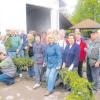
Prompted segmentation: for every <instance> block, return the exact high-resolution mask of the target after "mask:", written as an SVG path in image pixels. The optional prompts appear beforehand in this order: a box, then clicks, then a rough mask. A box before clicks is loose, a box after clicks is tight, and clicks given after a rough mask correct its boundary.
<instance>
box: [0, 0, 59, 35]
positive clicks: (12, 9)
mask: <svg viewBox="0 0 100 100" xmlns="http://www.w3.org/2000/svg"><path fill="white" fill-rule="evenodd" d="M26 4H32V5H37V6H43V7H47V8H51V16H50V17H51V28H52V29H57V28H59V25H58V20H59V18H58V14H57V10H58V3H57V0H0V31H1V32H2V33H3V34H5V30H6V29H20V30H25V31H26V26H27V25H26Z"/></svg>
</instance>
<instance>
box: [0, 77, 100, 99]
mask: <svg viewBox="0 0 100 100" xmlns="http://www.w3.org/2000/svg"><path fill="white" fill-rule="evenodd" d="M33 85H34V80H33V79H32V78H29V77H28V76H25V77H23V78H16V83H15V84H13V85H11V86H6V85H5V84H3V83H0V100H64V97H65V96H66V95H68V92H67V91H65V90H64V89H62V88H61V87H58V88H57V89H56V90H55V92H54V93H53V94H52V95H50V96H47V97H46V96H44V95H45V93H46V92H47V89H46V87H45V84H44V83H42V85H41V87H40V88H38V89H33ZM96 100H100V91H99V92H98V93H97V94H96Z"/></svg>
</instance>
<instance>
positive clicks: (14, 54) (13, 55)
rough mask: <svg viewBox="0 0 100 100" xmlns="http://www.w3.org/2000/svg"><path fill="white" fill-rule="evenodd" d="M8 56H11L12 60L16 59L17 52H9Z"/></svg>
mask: <svg viewBox="0 0 100 100" xmlns="http://www.w3.org/2000/svg"><path fill="white" fill-rule="evenodd" d="M7 54H8V56H10V57H11V58H13V57H16V52H14V51H8V52H7Z"/></svg>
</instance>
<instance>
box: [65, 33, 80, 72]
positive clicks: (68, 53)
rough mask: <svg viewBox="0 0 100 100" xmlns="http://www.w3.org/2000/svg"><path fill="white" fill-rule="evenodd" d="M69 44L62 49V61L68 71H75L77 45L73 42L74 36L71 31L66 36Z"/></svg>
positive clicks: (76, 67) (78, 51)
mask: <svg viewBox="0 0 100 100" xmlns="http://www.w3.org/2000/svg"><path fill="white" fill-rule="evenodd" d="M68 42H69V44H68V45H67V46H66V48H65V51H64V63H65V66H66V67H67V68H68V70H69V71H72V70H73V71H75V70H76V71H77V69H78V64H79V54H80V49H79V45H78V44H76V43H75V36H74V34H73V33H71V34H69V36H68Z"/></svg>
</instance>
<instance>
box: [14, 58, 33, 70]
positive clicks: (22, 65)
mask: <svg viewBox="0 0 100 100" xmlns="http://www.w3.org/2000/svg"><path fill="white" fill-rule="evenodd" d="M13 61H14V63H15V65H16V66H17V67H18V68H19V69H20V70H27V68H28V67H30V66H33V61H32V59H30V58H17V57H14V58H13Z"/></svg>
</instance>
